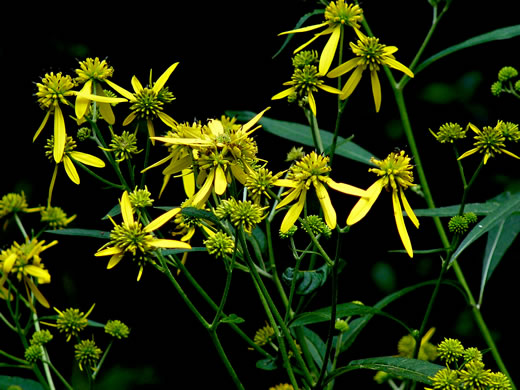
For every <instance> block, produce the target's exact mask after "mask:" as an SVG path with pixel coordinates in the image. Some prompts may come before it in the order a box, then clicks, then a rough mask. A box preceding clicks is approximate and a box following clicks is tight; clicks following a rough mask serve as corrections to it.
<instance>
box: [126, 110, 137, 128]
mask: <svg viewBox="0 0 520 390" xmlns="http://www.w3.org/2000/svg"><path fill="white" fill-rule="evenodd" d="M136 116H137V115H136V113H135V112H134V111H132V112H131V113H130V114H128V116H127V117H126V118H125V120H124V121H123V126H128V125H129V124H130V123H132V122H133V121H134V119H135V118H136Z"/></svg>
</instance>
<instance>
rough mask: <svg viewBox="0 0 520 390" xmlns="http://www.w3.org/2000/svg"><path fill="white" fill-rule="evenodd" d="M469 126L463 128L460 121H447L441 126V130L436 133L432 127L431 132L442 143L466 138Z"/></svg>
mask: <svg viewBox="0 0 520 390" xmlns="http://www.w3.org/2000/svg"><path fill="white" fill-rule="evenodd" d="M467 130H468V129H467V128H466V129H463V128H462V127H461V126H460V125H459V124H458V123H451V122H450V123H445V124H443V125H442V126H441V127H439V131H438V132H437V133H434V132H433V131H432V130H431V129H430V133H432V134H433V136H434V137H435V139H436V140H437V141H439V142H440V143H441V144H444V143H453V142H454V141H456V140H458V139H463V138H466V132H467Z"/></svg>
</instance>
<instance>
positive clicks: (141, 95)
mask: <svg viewBox="0 0 520 390" xmlns="http://www.w3.org/2000/svg"><path fill="white" fill-rule="evenodd" d="M177 65H179V63H178V62H176V63H174V64H172V65H170V67H169V68H168V69H166V71H164V73H163V74H162V75H161V76H160V77H159V78H158V79H157V81H155V82H152V81H151V80H150V83H149V85H148V86H147V87H143V85H142V84H141V82H140V81H139V80H138V79H137V77H136V76H133V77H132V87H133V89H134V92H133V93H132V92H129V91H127V90H126V89H124V88H121V87H120V86H118V85H117V84H114V83H113V82H111V81H110V80H108V79H107V80H106V82H107V84H108V85H109V86H110V87H112V88H113V89H114V90H115V91H117V92H118V93H120V94H121V95H122V96H123V97H125V98H126V99H128V101H129V102H130V103H131V107H130V109H131V110H132V112H131V113H130V114H129V115H128V116H127V117H126V119H125V120H124V121H123V126H127V125H129V124H130V123H132V122H133V121H134V120H135V119H144V120H146V124H147V127H148V133H149V135H150V137H155V128H154V124H153V120H154V119H156V118H159V119H160V120H161V121H163V122H164V123H165V124H166V125H167V126H169V127H172V126H173V125H174V124H175V121H174V120H173V118H171V117H170V116H169V115H168V114H166V113H165V112H164V111H163V107H164V104H167V103H171V102H172V101H173V100H175V97H174V96H173V94H172V93H171V92H170V91H168V87H165V84H166V82H167V81H168V79H169V78H170V75H171V74H172V72H173V71H174V70H175V68H177ZM150 79H151V72H150ZM151 139H152V143H153V142H154V139H153V138H151Z"/></svg>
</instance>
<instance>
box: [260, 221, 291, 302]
mask: <svg viewBox="0 0 520 390" xmlns="http://www.w3.org/2000/svg"><path fill="white" fill-rule="evenodd" d="M265 234H266V239H267V253H268V256H269V270H268V271H269V272H270V273H271V275H272V276H273V283H274V285H275V287H276V289H277V290H278V294H279V295H280V298H281V300H282V303H283V305H284V306H285V307H286V310H287V312H290V311H291V307H290V304H289V300H288V299H287V294H286V293H285V290H284V288H283V285H282V282H281V281H280V277H279V275H278V270H277V268H276V261H275V256H274V249H273V238H272V232H271V221H269V220H268V219H266V223H265Z"/></svg>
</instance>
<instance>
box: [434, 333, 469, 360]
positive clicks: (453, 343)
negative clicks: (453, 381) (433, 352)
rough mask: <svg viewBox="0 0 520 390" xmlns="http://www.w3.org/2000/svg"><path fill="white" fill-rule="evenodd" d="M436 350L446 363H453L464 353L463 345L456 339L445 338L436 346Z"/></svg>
mask: <svg viewBox="0 0 520 390" xmlns="http://www.w3.org/2000/svg"><path fill="white" fill-rule="evenodd" d="M437 351H438V352H439V357H440V358H441V360H443V361H444V362H446V364H451V363H454V362H456V361H457V360H458V359H460V358H461V357H462V356H463V355H464V347H463V346H462V343H461V342H460V341H459V340H457V339H448V338H445V339H444V340H443V341H442V342H441V343H440V344H439V345H438V346H437Z"/></svg>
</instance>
